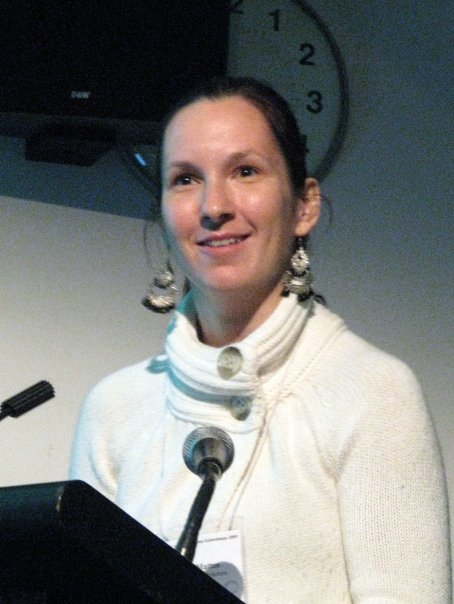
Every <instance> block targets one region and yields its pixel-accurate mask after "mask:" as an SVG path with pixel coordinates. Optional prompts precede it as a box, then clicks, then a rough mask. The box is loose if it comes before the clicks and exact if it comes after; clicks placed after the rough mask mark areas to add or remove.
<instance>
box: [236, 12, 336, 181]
mask: <svg viewBox="0 0 454 604" xmlns="http://www.w3.org/2000/svg"><path fill="white" fill-rule="evenodd" d="M228 71H229V74H230V75H234V76H240V75H244V76H253V77H256V78H258V79H261V80H265V81H266V82H267V83H269V84H271V86H273V88H275V89H276V90H277V91H278V92H280V93H281V94H282V96H284V98H286V99H287V101H288V102H289V104H290V106H291V108H292V110H293V112H294V113H295V115H296V117H297V120H298V123H299V125H300V128H301V131H302V133H303V134H304V135H305V136H306V145H307V150H308V153H307V167H308V173H309V174H310V175H311V176H315V177H316V178H318V179H319V180H321V179H322V178H323V177H324V176H325V175H326V173H327V172H328V170H329V168H330V167H331V166H332V164H333V162H334V160H335V158H336V155H337V153H338V151H339V148H340V145H341V143H342V139H343V137H344V134H345V129H346V122H347V115H348V91H347V78H346V73H345V67H344V63H343V60H342V58H341V56H340V52H339V49H338V47H337V44H336V42H335V40H334V38H333V36H332V35H331V33H330V32H329V30H328V28H327V26H326V25H325V24H324V22H323V21H322V20H321V19H320V17H319V16H318V15H317V14H316V13H315V12H314V10H313V9H312V8H311V7H310V6H309V5H308V4H307V3H306V2H301V1H298V0H231V2H230V38H229V65H228Z"/></svg>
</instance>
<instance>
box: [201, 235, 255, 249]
mask: <svg viewBox="0 0 454 604" xmlns="http://www.w3.org/2000/svg"><path fill="white" fill-rule="evenodd" d="M248 237H249V235H238V236H234V237H222V238H221V237H210V238H207V239H202V240H201V241H198V242H197V245H200V246H204V247H226V246H228V245H233V244H235V243H240V242H241V241H244V240H245V239H247V238H248Z"/></svg>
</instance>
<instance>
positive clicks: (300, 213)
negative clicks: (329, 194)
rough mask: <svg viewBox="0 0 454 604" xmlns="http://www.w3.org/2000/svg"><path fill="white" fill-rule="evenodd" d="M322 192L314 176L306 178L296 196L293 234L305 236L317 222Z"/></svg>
mask: <svg viewBox="0 0 454 604" xmlns="http://www.w3.org/2000/svg"><path fill="white" fill-rule="evenodd" d="M321 201H322V194H321V192H320V186H319V184H318V181H317V180H315V178H306V180H305V181H304V187H303V190H302V192H301V195H300V196H299V198H298V205H297V215H296V226H295V236H296V237H305V236H306V235H308V234H309V233H310V232H311V231H312V229H313V228H314V227H315V225H316V224H317V222H318V219H319V217H320V211H321Z"/></svg>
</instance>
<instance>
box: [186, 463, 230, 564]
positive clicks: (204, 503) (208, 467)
mask: <svg viewBox="0 0 454 604" xmlns="http://www.w3.org/2000/svg"><path fill="white" fill-rule="evenodd" d="M198 475H199V476H200V478H202V484H201V485H200V488H199V491H198V493H197V495H196V498H195V499H194V503H193V504H192V507H191V510H190V512H189V516H188V519H187V521H186V524H185V526H184V529H183V532H182V533H181V536H180V538H179V539H178V543H177V545H176V547H175V549H176V550H177V552H179V553H180V554H181V555H182V556H184V557H185V558H186V559H187V560H189V561H190V562H192V561H193V559H194V554H195V549H196V547H197V538H198V536H199V531H200V527H201V526H202V522H203V518H204V516H205V513H206V511H207V509H208V505H209V503H210V501H211V497H212V495H213V493H214V489H215V488H216V483H217V481H218V479H219V478H220V477H221V476H222V469H221V468H220V466H219V464H218V463H216V461H213V460H212V459H207V460H206V461H203V462H202V463H201V464H200V466H199V469H198Z"/></svg>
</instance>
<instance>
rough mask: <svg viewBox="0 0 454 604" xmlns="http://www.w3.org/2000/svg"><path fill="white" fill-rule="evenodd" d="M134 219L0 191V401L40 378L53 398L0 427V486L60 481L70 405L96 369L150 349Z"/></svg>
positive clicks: (153, 338) (157, 338)
mask: <svg viewBox="0 0 454 604" xmlns="http://www.w3.org/2000/svg"><path fill="white" fill-rule="evenodd" d="M142 227H143V221H141V220H139V219H136V218H125V217H118V216H112V215H108V214H101V213H96V212H90V211H87V210H79V209H75V208H66V207H61V206H57V205H51V204H43V203H37V202H33V201H25V200H21V199H14V198H7V197H2V198H0V258H1V271H0V283H1V286H0V291H1V294H0V296H1V298H0V340H1V343H2V346H1V349H0V375H1V386H0V398H1V400H5V399H6V398H7V397H9V396H11V395H13V394H15V393H16V392H18V391H21V390H23V389H25V388H27V387H28V386H31V385H32V384H34V383H35V382H37V381H39V380H41V379H46V380H48V381H50V383H51V384H52V385H53V386H54V388H55V391H56V397H55V398H54V399H52V400H51V401H49V402H48V403H46V404H45V405H42V406H41V407H39V408H37V409H35V410H33V411H32V412H30V413H29V414H28V415H24V416H22V417H21V418H18V419H13V418H7V419H5V420H4V421H3V422H2V424H1V425H0V434H1V437H0V459H2V464H1V468H0V484H1V485H9V484H19V483H27V482H43V481H52V480H60V479H64V478H66V472H67V465H68V458H69V450H70V442H71V438H72V432H73V430H74V423H75V419H76V415H77V411H78V408H79V406H80V403H81V401H82V400H83V398H84V397H85V395H86V393H87V390H88V389H89V388H90V387H91V386H92V385H93V384H94V383H96V382H97V381H98V380H99V379H100V378H101V377H102V376H104V375H106V374H107V373H109V372H111V371H112V370H114V369H116V368H120V367H121V366H123V365H127V364H130V363H132V362H134V361H139V360H141V359H143V358H145V357H147V356H149V355H150V353H151V354H153V352H156V351H157V350H158V348H159V345H160V342H161V341H162V337H163V332H164V329H165V319H164V318H163V317H161V316H157V315H154V314H153V313H151V312H150V311H147V310H146V309H145V308H144V307H143V306H142V305H141V304H140V301H141V297H142V295H143V293H144V291H145V286H146V283H147V277H148V275H147V270H146V265H145V260H144V254H143V247H142Z"/></svg>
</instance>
